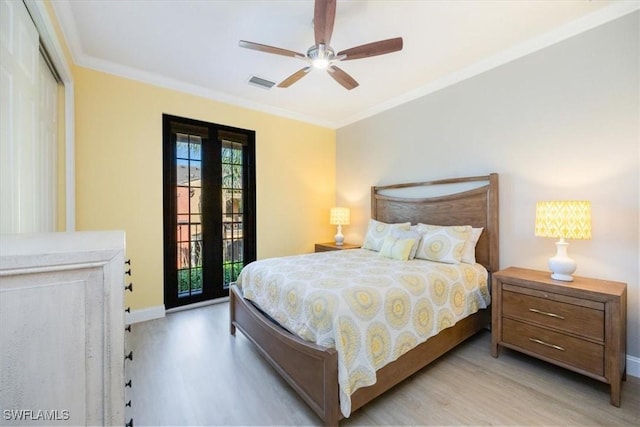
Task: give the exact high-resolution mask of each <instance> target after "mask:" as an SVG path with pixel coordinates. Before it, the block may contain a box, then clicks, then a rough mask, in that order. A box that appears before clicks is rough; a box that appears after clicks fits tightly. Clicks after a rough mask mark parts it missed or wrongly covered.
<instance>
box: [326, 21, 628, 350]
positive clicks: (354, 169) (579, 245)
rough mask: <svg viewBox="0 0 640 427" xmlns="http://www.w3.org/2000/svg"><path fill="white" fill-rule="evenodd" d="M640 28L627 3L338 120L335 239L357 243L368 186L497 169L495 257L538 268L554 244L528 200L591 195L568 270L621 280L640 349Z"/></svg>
mask: <svg viewBox="0 0 640 427" xmlns="http://www.w3.org/2000/svg"><path fill="white" fill-rule="evenodd" d="M639 39H640V13H638V12H635V13H633V14H630V15H627V16H624V17H622V18H619V19H617V20H615V21H612V22H610V23H608V24H605V25H603V26H601V27H598V28H595V29H592V30H590V31H587V32H585V33H582V34H580V35H578V36H575V37H572V38H570V39H567V40H565V41H563V42H561V43H558V44H556V45H553V46H550V47H548V48H545V49H543V50H541V51H538V52H536V53H533V54H530V55H528V56H525V57H523V58H520V59H518V60H515V61H513V62H511V63H508V64H506V65H502V66H500V67H498V68H495V69H493V70H490V71H487V72H485V73H483V74H480V75H478V76H475V77H473V78H471V79H468V80H466V81H463V82H461V83H458V84H456V85H453V86H450V87H448V88H445V89H442V90H440V91H438V92H435V93H432V94H430V95H427V96H425V97H422V98H419V99H417V100H414V101H411V102H409V103H407V104H404V105H401V106H398V107H395V108H393V109H391V110H388V111H386V112H383V113H380V114H378V115H376V116H374V117H370V118H368V119H364V120H362V121H359V122H357V123H354V124H351V125H348V126H345V127H343V128H341V129H339V130H338V131H337V148H336V151H337V152H336V154H337V166H336V173H337V178H336V188H337V191H338V196H337V200H336V203H337V204H338V205H345V206H350V207H351V208H352V225H350V226H346V227H345V228H344V232H345V236H346V238H345V240H346V241H349V242H353V243H360V242H362V236H363V234H364V232H365V229H366V220H367V219H368V218H369V216H370V201H369V191H370V186H372V185H380V184H390V183H397V182H413V181H425V180H430V179H439V178H448V177H456V176H471V175H484V174H487V173H490V172H497V173H499V174H500V245H501V246H500V248H501V256H500V258H501V259H500V265H501V267H502V268H505V267H508V266H510V265H517V266H521V267H529V268H537V269H542V270H546V269H547V266H546V263H547V259H548V258H549V257H550V256H552V255H553V254H554V253H555V245H554V240H553V239H547V238H540V237H535V236H534V231H533V230H534V225H533V222H534V216H535V203H536V201H538V200H545V199H586V200H590V201H591V202H592V221H593V239H592V240H588V241H572V242H570V246H569V254H570V255H571V256H572V257H573V258H574V259H575V260H576V261H577V263H578V271H577V272H576V274H578V275H582V276H590V277H597V278H604V279H609V280H616V281H621V282H625V283H627V284H628V290H627V291H628V320H627V322H628V354H629V355H631V356H633V357H636V358H638V357H640V319H639V317H638V316H639V312H640V296H639V287H640V284H639V279H640V277H639V276H640V270H639V263H640V249H639V241H640V224H639V218H640V216H639V215H640V213H639V208H640V201H639V192H640V182H639V181H640V176H639V171H640V137H639V135H640V118H639V117H640V83H639V74H640V69H639V68H640V67H639V64H640V55H639V52H640V46H639ZM359 89H360V90H363V89H362V88H359ZM487 351H488V350H487ZM634 360H636V361H638V359H634Z"/></svg>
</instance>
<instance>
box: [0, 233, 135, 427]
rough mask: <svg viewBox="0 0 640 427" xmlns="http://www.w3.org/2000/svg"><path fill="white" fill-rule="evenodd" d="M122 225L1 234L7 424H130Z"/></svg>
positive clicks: (1, 404) (0, 387)
mask: <svg viewBox="0 0 640 427" xmlns="http://www.w3.org/2000/svg"><path fill="white" fill-rule="evenodd" d="M124 250H125V234H124V232H122V231H105V232H77V233H45V234H11V235H6V234H5V235H0V411H1V413H0V425H101V426H102V425H124V423H125V421H124V405H125V404H124V363H125V358H124V354H125V349H124V308H123V293H124V261H125V259H124Z"/></svg>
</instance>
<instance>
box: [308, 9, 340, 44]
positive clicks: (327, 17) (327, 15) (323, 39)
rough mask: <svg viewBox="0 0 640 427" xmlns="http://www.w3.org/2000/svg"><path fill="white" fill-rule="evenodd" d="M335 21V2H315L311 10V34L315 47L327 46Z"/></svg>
mask: <svg viewBox="0 0 640 427" xmlns="http://www.w3.org/2000/svg"><path fill="white" fill-rule="evenodd" d="M335 20H336V0H316V3H315V7H314V9H313V32H314V35H315V37H316V46H317V45H319V44H324V45H325V46H329V43H330V42H331V35H332V34H333V23H334V22H335Z"/></svg>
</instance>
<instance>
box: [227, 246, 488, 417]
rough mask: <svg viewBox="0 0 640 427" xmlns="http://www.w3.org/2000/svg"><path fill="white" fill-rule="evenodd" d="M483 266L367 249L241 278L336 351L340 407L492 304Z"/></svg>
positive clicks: (293, 327)
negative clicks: (384, 371)
mask: <svg viewBox="0 0 640 427" xmlns="http://www.w3.org/2000/svg"><path fill="white" fill-rule="evenodd" d="M487 279H488V273H487V271H486V269H485V268H484V267H483V266H481V265H480V264H464V263H462V264H443V263H438V262H433V261H426V260H421V259H414V260H409V261H398V260H393V259H389V258H385V257H382V256H380V255H379V253H378V252H374V251H370V250H366V249H353V250H346V251H334V252H320V253H314V254H306V255H299V256H289V257H282V258H270V259H265V260H261V261H255V262H253V263H251V264H248V265H247V266H246V267H245V268H244V269H243V270H242V273H241V274H240V277H239V278H238V286H239V287H240V288H241V290H242V292H243V296H244V297H245V298H247V299H249V300H251V301H253V302H254V303H256V305H258V306H259V307H260V308H261V309H262V310H263V311H264V312H266V313H267V314H268V315H269V316H271V317H272V318H274V319H275V320H276V321H277V322H279V323H280V325H282V326H283V327H285V328H287V329H288V330H289V331H291V332H293V333H294V334H297V335H298V336H300V337H302V338H304V339H305V340H308V341H311V342H314V343H316V344H319V345H322V346H325V347H332V348H335V349H336V350H337V352H338V383H339V385H340V409H341V411H342V414H343V415H344V416H345V417H348V416H349V414H350V413H351V400H350V396H351V394H352V393H353V392H354V391H356V390H357V389H358V388H360V387H365V386H368V385H371V384H374V383H375V382H376V373H375V372H376V370H377V369H380V368H381V367H383V366H385V365H386V364H388V363H390V362H392V361H394V360H396V359H397V358H398V357H399V356H401V355H402V354H404V353H406V352H407V351H409V350H410V349H412V348H414V347H415V346H417V345H418V344H420V343H422V342H424V341H426V340H427V339H428V338H430V337H432V336H434V335H436V334H437V333H438V332H440V331H441V330H443V329H445V328H448V327H450V326H453V325H454V324H455V323H456V322H458V321H459V320H461V319H463V318H465V317H467V316H468V315H470V314H473V313H475V312H477V311H478V310H479V309H482V308H486V307H488V305H489V303H490V300H491V298H490V295H489V288H488V285H487Z"/></svg>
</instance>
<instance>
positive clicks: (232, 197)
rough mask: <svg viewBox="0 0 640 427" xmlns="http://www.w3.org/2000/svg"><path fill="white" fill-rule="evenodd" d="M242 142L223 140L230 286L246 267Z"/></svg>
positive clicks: (224, 219) (224, 240)
mask: <svg viewBox="0 0 640 427" xmlns="http://www.w3.org/2000/svg"><path fill="white" fill-rule="evenodd" d="M242 150H243V145H242V144H240V143H237V142H232V141H226V140H223V141H222V153H221V154H222V165H221V167H222V258H223V261H222V262H223V270H224V274H223V278H224V284H223V285H224V287H225V288H227V287H229V284H230V283H231V282H234V281H235V280H236V279H237V278H238V274H240V270H241V269H242V267H243V262H242V258H243V257H242V254H243V243H244V242H243V240H242V239H243V235H242V225H243V219H244V218H243V215H242V167H243V163H242V158H243V156H242Z"/></svg>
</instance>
